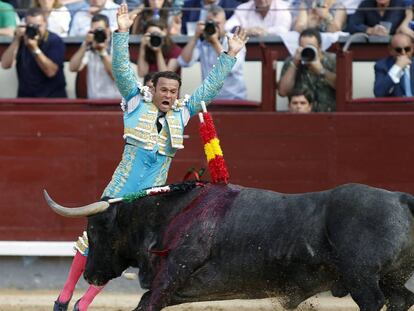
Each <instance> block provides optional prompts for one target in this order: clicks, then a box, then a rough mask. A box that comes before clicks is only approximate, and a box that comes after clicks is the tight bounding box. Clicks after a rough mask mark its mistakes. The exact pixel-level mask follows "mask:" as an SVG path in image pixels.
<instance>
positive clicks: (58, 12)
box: [47, 6, 70, 37]
mask: <svg viewBox="0 0 414 311" xmlns="http://www.w3.org/2000/svg"><path fill="white" fill-rule="evenodd" d="M69 25H70V13H69V10H68V9H67V7H65V6H61V7H60V8H58V9H53V11H51V12H50V14H49V17H48V18H47V29H48V30H50V31H51V32H54V33H55V34H57V35H58V36H60V37H67V36H68V32H69Z"/></svg>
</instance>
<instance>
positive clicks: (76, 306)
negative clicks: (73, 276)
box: [73, 299, 80, 311]
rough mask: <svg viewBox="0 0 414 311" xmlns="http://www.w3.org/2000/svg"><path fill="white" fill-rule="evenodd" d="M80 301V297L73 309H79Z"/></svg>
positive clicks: (74, 310) (76, 310)
mask: <svg viewBox="0 0 414 311" xmlns="http://www.w3.org/2000/svg"><path fill="white" fill-rule="evenodd" d="M79 301H80V299H79V300H78V301H76V303H75V305H74V306H73V311H79V307H78V305H79Z"/></svg>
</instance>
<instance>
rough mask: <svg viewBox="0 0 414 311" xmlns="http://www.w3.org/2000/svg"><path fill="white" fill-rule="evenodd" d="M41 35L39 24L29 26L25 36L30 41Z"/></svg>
mask: <svg viewBox="0 0 414 311" xmlns="http://www.w3.org/2000/svg"><path fill="white" fill-rule="evenodd" d="M38 34H39V25H38V24H28V25H26V32H25V35H26V37H27V38H29V39H34V38H35V37H36V36H37V35H38Z"/></svg>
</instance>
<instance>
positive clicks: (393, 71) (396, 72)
mask: <svg viewBox="0 0 414 311" xmlns="http://www.w3.org/2000/svg"><path fill="white" fill-rule="evenodd" d="M403 74H404V70H403V68H401V67H400V66H398V65H396V64H394V65H393V66H392V67H391V68H390V70H389V71H388V75H389V76H390V78H391V80H392V81H393V82H394V83H395V84H398V83H400V80H401V77H402V76H403Z"/></svg>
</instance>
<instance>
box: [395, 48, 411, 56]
mask: <svg viewBox="0 0 414 311" xmlns="http://www.w3.org/2000/svg"><path fill="white" fill-rule="evenodd" d="M403 50H404V52H405V53H408V52H410V51H411V46H406V47H404V48H400V47H398V48H394V51H395V52H397V53H398V54H401V53H402V51H403Z"/></svg>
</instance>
